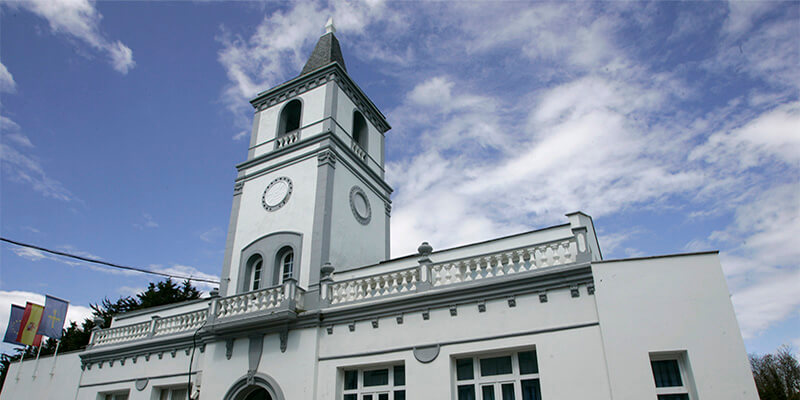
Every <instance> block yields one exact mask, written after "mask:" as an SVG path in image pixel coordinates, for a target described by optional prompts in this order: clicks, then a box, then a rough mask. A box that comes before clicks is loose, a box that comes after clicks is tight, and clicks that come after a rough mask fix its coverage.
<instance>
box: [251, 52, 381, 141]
mask: <svg viewBox="0 0 800 400" xmlns="http://www.w3.org/2000/svg"><path fill="white" fill-rule="evenodd" d="M328 81H336V82H338V83H339V85H340V86H341V87H342V89H343V91H344V92H345V93H346V94H347V95H348V96H349V97H350V99H351V100H352V101H353V103H355V104H356V106H357V107H358V108H359V109H361V111H362V112H363V113H364V115H366V117H367V118H369V120H370V122H372V124H373V125H375V127H376V128H378V130H379V131H380V132H381V134H383V133H386V131H388V130H389V129H392V127H391V126H390V125H389V123H388V122H386V117H385V116H384V115H383V113H381V111H380V110H379V109H378V107H376V106H375V104H374V103H372V100H370V99H369V97H367V95H366V94H364V91H363V90H361V88H360V87H359V86H358V84H356V83H355V82H354V81H353V79H352V78H350V75H348V74H347V72H346V71H345V70H344V69H343V68H342V66H341V65H339V63H337V62H332V63H330V64H328V65H327V66H325V67H322V68H319V69H317V70H315V71H313V72H309V73H307V74H305V75H301V76H298V77H297V78H294V79H292V80H290V81H288V82H286V83H283V84H281V85H278V86H276V87H274V88H272V89H269V90H265V91H263V92H261V93H259V94H257V95H256V97H255V98H253V99H252V100H250V104H251V105H252V106H253V108H255V109H256V110H258V111H260V110H263V109H264V108H266V107H269V106H272V105H275V104H277V103H279V102H280V101H283V100H285V99H288V98H291V97H295V96H297V95H299V94H301V93H304V92H306V91H308V90H311V89H313V88H316V87H319V86H322V85H323V84H325V83H327V82H328Z"/></svg>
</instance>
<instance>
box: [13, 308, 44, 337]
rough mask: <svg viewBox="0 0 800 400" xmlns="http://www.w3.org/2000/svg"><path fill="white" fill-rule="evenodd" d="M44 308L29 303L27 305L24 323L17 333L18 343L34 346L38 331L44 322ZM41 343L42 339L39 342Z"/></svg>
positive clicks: (23, 318) (23, 317) (23, 316)
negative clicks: (40, 324)
mask: <svg viewBox="0 0 800 400" xmlns="http://www.w3.org/2000/svg"><path fill="white" fill-rule="evenodd" d="M43 311H44V307H42V306H40V305H38V304H33V303H31V302H28V303H27V304H26V305H25V313H24V314H23V315H22V322H21V323H20V326H19V333H17V342H19V343H22V344H24V345H28V346H32V345H33V344H34V343H35V341H36V331H37V330H39V323H40V322H41V321H42V312H43ZM39 341H40V342H41V339H40V340H39Z"/></svg>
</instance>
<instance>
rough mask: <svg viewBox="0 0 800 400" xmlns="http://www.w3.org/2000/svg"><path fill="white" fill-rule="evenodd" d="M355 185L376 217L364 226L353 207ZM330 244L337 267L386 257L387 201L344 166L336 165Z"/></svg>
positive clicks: (350, 266)
mask: <svg viewBox="0 0 800 400" xmlns="http://www.w3.org/2000/svg"><path fill="white" fill-rule="evenodd" d="M355 185H357V186H359V187H360V188H361V189H362V190H363V191H364V193H366V195H367V199H368V200H369V204H370V209H371V212H372V217H371V218H370V221H369V224H367V225H361V223H359V222H358V220H356V218H355V216H354V215H353V211H352V210H351V208H350V190H351V188H352V187H353V186H355ZM330 245H331V247H330V249H331V253H330V254H331V256H330V261H331V263H332V264H333V266H334V267H335V268H336V269H337V270H340V269H341V270H346V269H351V268H354V267H359V266H362V265H369V264H373V263H377V262H379V261H382V260H384V259H385V257H386V208H385V205H384V201H383V199H382V198H381V197H379V196H378V195H377V194H376V193H375V192H374V191H373V190H372V189H371V187H370V186H368V185H366V184H365V183H364V182H362V181H361V180H360V179H358V178H356V176H355V175H354V174H353V173H352V172H351V171H350V170H349V169H347V168H346V167H345V166H344V165H337V166H336V170H335V177H334V180H333V204H332V211H331V244H330Z"/></svg>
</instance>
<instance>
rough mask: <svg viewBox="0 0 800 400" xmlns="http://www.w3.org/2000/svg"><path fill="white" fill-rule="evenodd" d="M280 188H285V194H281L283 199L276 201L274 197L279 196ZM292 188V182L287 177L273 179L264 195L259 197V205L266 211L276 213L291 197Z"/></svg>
mask: <svg viewBox="0 0 800 400" xmlns="http://www.w3.org/2000/svg"><path fill="white" fill-rule="evenodd" d="M280 186H283V187H284V188H285V189H284V190H285V193H283V194H282V196H283V197H281V198H280V199H278V198H277V197H276V196H281V192H280V191H281V188H280ZM292 188H293V185H292V180H291V179H289V178H288V177H285V176H281V177H278V178H275V179H274V180H273V181H272V182H270V183H269V185H267V188H266V189H264V194H263V195H261V205H262V206H264V209H265V210H267V211H277V210H278V209H280V208H281V207H283V205H284V204H286V203H287V202H288V201H289V198H290V197H292ZM278 200H279V201H278ZM276 201H277V202H276Z"/></svg>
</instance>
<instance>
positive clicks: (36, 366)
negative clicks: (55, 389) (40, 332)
mask: <svg viewBox="0 0 800 400" xmlns="http://www.w3.org/2000/svg"><path fill="white" fill-rule="evenodd" d="M39 354H42V344H41V343H39V350H38V351H36V362H35V363H34V364H33V375H31V376H32V377H33V378H36V371H37V370H38V369H39Z"/></svg>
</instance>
